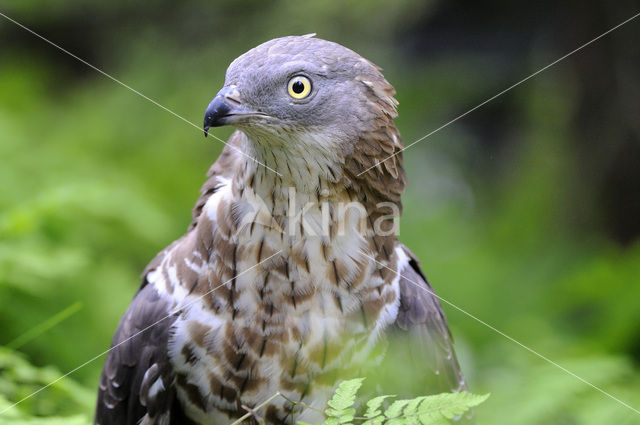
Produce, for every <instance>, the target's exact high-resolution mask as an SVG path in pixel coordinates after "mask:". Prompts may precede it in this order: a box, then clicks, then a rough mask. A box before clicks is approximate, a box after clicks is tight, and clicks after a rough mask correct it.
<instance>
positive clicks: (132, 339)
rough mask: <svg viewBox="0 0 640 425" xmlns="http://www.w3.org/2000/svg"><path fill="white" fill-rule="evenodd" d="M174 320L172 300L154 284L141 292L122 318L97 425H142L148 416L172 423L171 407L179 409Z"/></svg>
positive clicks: (105, 372)
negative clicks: (172, 356)
mask: <svg viewBox="0 0 640 425" xmlns="http://www.w3.org/2000/svg"><path fill="white" fill-rule="evenodd" d="M174 320H175V317H174V316H173V315H171V312H170V305H169V301H168V300H166V299H163V297H161V296H160V295H159V294H158V292H157V291H156V288H155V287H154V286H153V285H146V286H144V287H143V288H142V289H141V290H140V291H139V292H138V293H137V294H136V296H135V297H134V299H133V301H132V302H131V304H130V305H129V308H128V309H127V311H126V313H125V314H124V316H123V317H122V319H121V320H120V324H119V325H118V329H117V330H116V333H115V335H114V337H113V342H112V344H111V347H112V348H111V350H110V351H109V353H108V355H107V359H106V361H105V365H104V368H103V370H102V376H101V377H100V388H99V390H98V403H97V407H96V416H95V423H96V424H100V425H116V424H118V425H137V424H138V423H139V421H140V420H141V419H142V418H143V417H145V415H148V416H146V417H145V420H154V421H155V422H152V423H158V424H169V423H171V422H169V420H170V419H171V415H172V409H174V407H175V408H178V406H177V403H175V404H176V406H174V399H175V397H174V391H173V373H172V370H171V366H170V364H169V359H168V357H167V341H168V338H169V329H170V328H171V325H172V324H173V322H174ZM142 423H145V422H142Z"/></svg>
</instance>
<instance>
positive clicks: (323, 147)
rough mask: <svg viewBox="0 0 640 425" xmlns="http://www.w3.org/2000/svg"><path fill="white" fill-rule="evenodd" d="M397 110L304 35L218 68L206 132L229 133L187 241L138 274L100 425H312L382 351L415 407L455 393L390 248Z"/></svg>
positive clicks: (411, 275) (360, 61)
mask: <svg viewBox="0 0 640 425" xmlns="http://www.w3.org/2000/svg"><path fill="white" fill-rule="evenodd" d="M394 96H395V89H394V88H393V86H392V85H391V84H390V83H389V82H388V81H387V80H386V79H385V77H384V76H383V74H382V71H381V68H379V67H378V66H376V65H374V64H373V63H372V62H370V61H369V60H367V59H365V58H363V57H362V56H360V55H359V54H357V53H355V52H354V51H352V50H350V49H348V48H346V47H344V46H342V45H340V44H338V43H335V42H331V41H327V40H323V39H320V38H318V37H316V36H315V34H310V35H303V36H286V37H281V38H276V39H273V40H270V41H267V42H265V43H263V44H260V45H258V46H257V47H254V48H252V49H251V50H249V51H247V52H246V53H244V54H242V55H241V56H239V57H238V58H237V59H235V60H234V61H233V62H232V63H231V64H230V65H229V67H228V69H227V72H226V77H225V82H224V85H223V87H222V89H220V91H219V92H218V93H217V94H216V95H215V96H214V97H213V100H212V101H211V102H210V103H209V105H208V107H207V108H206V112H205V116H204V122H203V124H204V125H203V129H204V133H205V136H206V135H207V134H208V132H209V131H210V130H211V129H212V128H213V127H220V126H225V125H229V126H233V127H235V131H234V132H233V133H232V134H231V136H230V138H229V139H228V141H227V143H226V146H225V147H224V149H223V150H222V152H221V154H220V156H219V157H218V159H217V160H216V161H215V162H214V164H213V165H212V166H211V168H210V170H209V171H208V174H207V179H206V181H205V183H204V184H203V186H202V188H201V192H200V197H199V199H198V200H197V201H196V204H195V206H194V208H193V211H192V221H191V223H190V224H189V226H188V229H187V232H186V233H185V234H184V235H183V236H182V237H180V238H179V239H177V240H176V241H175V242H173V243H171V244H170V245H169V246H168V247H167V248H165V249H164V250H163V251H161V252H160V253H159V254H158V255H157V256H156V257H155V258H154V259H153V260H152V261H151V262H150V264H149V265H148V266H147V267H146V269H145V270H144V272H143V277H142V283H141V285H140V287H139V289H138V291H137V293H136V295H135V296H134V298H133V300H132V302H131V304H130V306H129V307H128V309H127V310H126V312H125V313H124V316H123V317H122V319H121V321H120V323H119V325H118V327H117V330H116V331H115V335H114V337H113V340H112V345H111V349H110V350H109V352H108V355H107V357H106V360H105V364H104V367H103V370H102V374H101V377H100V381H99V389H98V398H97V407H96V412H95V422H94V423H95V424H97V425H112V424H119V425H123V424H127V425H129V424H130V425H133V424H141V425H150V424H160V425H169V424H197V425H204V424H227V423H231V422H233V421H235V420H238V419H239V418H242V417H245V416H246V414H247V413H250V415H249V416H248V417H247V419H246V423H267V424H293V423H296V421H298V420H301V421H306V422H310V423H318V422H321V421H322V420H323V416H322V413H321V412H322V409H323V408H324V407H325V406H326V402H327V400H328V399H330V397H331V395H332V391H333V390H334V389H335V387H336V384H337V383H338V382H339V381H340V380H341V379H345V378H347V377H355V376H358V374H361V373H363V371H364V370H367V369H366V368H367V367H370V368H373V370H375V369H376V368H378V369H379V368H381V366H380V364H382V362H384V359H385V358H387V356H388V353H389V350H391V349H396V350H397V351H399V352H401V353H404V352H409V351H411V353H412V354H411V356H412V359H413V360H414V361H415V362H414V364H413V365H409V364H407V365H402V367H411V368H413V369H412V370H411V373H412V375H413V376H416V377H420V376H424V377H425V379H426V381H425V382H427V381H428V382H435V384H429V385H428V386H425V388H424V392H425V393H435V392H441V391H462V390H465V389H466V388H467V386H466V382H465V378H464V376H463V374H462V372H461V369H460V366H459V363H458V360H457V358H456V354H455V350H454V347H453V339H452V336H451V333H450V330H449V327H448V324H447V320H446V318H445V315H444V312H443V310H442V307H441V304H440V302H439V299H438V297H437V296H436V295H435V293H434V292H433V289H432V288H431V286H430V284H429V282H428V280H427V278H426V277H425V275H424V274H423V272H422V271H421V268H420V263H419V262H418V260H417V258H416V257H415V255H414V254H413V253H412V252H411V251H410V250H409V249H408V248H407V247H406V246H404V245H403V244H402V243H401V242H400V241H399V240H398V234H397V233H398V232H397V228H396V227H397V226H396V223H397V219H398V218H399V215H400V213H401V208H402V203H401V196H402V193H403V192H404V189H405V186H406V184H407V180H406V174H405V171H404V168H403V158H402V150H403V144H402V140H401V138H400V134H399V131H398V129H397V128H396V125H395V124H394V119H395V118H396V116H397V114H398V113H397V106H398V102H397V101H396V99H395V97H394ZM396 335H400V336H410V338H409V339H407V340H406V341H407V342H401V341H402V340H396V339H394V338H395V336H396ZM396 367H397V365H396ZM278 394H280V395H282V397H274V395H278ZM418 395H422V394H418ZM265 400H269V403H267V404H266V405H264V406H262V405H261V403H262V404H264V402H265ZM258 406H260V409H257V407H258Z"/></svg>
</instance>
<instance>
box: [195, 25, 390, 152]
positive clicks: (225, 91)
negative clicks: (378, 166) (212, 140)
mask: <svg viewBox="0 0 640 425" xmlns="http://www.w3.org/2000/svg"><path fill="white" fill-rule="evenodd" d="M393 95H394V90H393V88H392V86H391V85H390V84H389V83H388V82H387V81H386V80H385V79H384V77H383V76H382V74H381V72H380V70H379V68H378V67H376V66H375V65H374V64H372V63H371V62H369V61H368V60H366V59H364V58H362V57H361V56H360V55H358V54H357V53H355V52H353V51H351V50H349V49H347V48H346V47H343V46H341V45H339V44H337V43H333V42H330V41H326V40H321V39H318V38H314V37H313V36H291V37H283V38H278V39H274V40H271V41H268V42H266V43H264V44H261V45H259V46H257V47H255V48H253V49H251V50H249V51H248V52H246V53H245V54H243V55H242V56H240V57H239V58H237V59H236V60H234V61H233V63H231V65H230V66H229V68H228V70H227V74H226V80H225V84H224V86H223V88H222V89H221V90H220V91H219V93H218V94H217V95H216V96H215V97H214V98H213V100H212V101H211V103H210V104H209V107H208V108H207V110H206V113H205V117H204V130H205V135H206V133H207V131H208V130H209V129H210V128H211V127H217V126H222V125H232V126H235V127H237V128H238V129H240V130H241V131H243V132H244V133H245V134H247V136H249V138H250V139H251V140H252V141H253V142H255V143H259V144H261V145H265V147H275V146H283V147H284V148H287V147H288V148H294V147H295V146H301V147H303V149H304V151H306V152H309V151H311V152H313V151H314V150H315V149H313V148H314V147H316V148H319V147H321V148H323V149H321V150H320V152H324V151H327V150H329V149H330V150H331V151H332V152H335V153H336V154H339V155H341V156H342V157H344V156H345V155H349V154H350V153H351V152H352V151H353V150H354V148H356V144H357V143H358V139H359V138H361V137H362V135H363V134H364V133H366V132H371V131H376V129H377V127H380V126H381V125H393V123H392V122H391V121H392V119H393V117H395V115H396V110H395V106H396V104H397V103H396V101H395V99H394V98H393Z"/></svg>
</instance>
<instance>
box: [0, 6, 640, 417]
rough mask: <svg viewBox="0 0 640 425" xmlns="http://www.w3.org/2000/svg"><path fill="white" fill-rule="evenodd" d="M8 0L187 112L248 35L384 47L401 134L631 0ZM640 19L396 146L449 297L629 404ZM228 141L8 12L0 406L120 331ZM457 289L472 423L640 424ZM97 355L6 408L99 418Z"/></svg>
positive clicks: (408, 210) (636, 381)
mask: <svg viewBox="0 0 640 425" xmlns="http://www.w3.org/2000/svg"><path fill="white" fill-rule="evenodd" d="M0 11H1V12H2V13H4V14H6V15H8V16H10V17H11V18H13V19H16V20H17V21H19V22H21V23H23V24H24V25H26V26H28V27H29V28H32V29H33V30H35V31H36V32H38V33H39V34H41V35H42V36H44V37H46V38H48V39H50V40H51V41H53V42H55V43H58V44H59V45H60V46H62V47H64V48H65V49H67V50H69V51H71V52H73V53H74V54H76V55H78V56H79V57H81V58H83V59H85V60H87V61H88V62H90V63H91V64H93V65H95V66H96V67H98V68H100V69H102V70H104V71H105V72H107V73H110V74H112V75H113V76H115V77H116V78H118V79H120V80H122V81H123V82H125V83H126V84H128V85H130V86H131V87H133V88H135V89H136V90H139V91H140V92H142V93H144V94H145V95H147V96H149V97H151V98H152V99H154V100H156V101H157V102H159V103H160V104H162V105H164V106H166V107H167V108H170V109H171V110H173V111H175V112H176V113H178V114H180V115H181V116H183V117H185V118H186V119H187V120H189V121H191V122H193V123H195V124H196V125H198V126H199V125H200V123H201V122H202V116H203V112H204V109H205V107H206V105H207V104H208V102H209V101H210V99H211V98H212V97H213V96H214V95H215V93H216V92H217V90H218V89H219V87H220V86H221V84H222V82H223V79H224V71H225V69H226V67H227V65H228V64H229V63H230V62H231V61H232V60H233V59H234V58H235V57H236V56H238V55H239V54H241V53H243V52H244V51H246V50H247V49H249V48H251V47H253V46H255V45H257V44H259V43H261V42H263V41H266V40H269V39H271V38H274V37H277V36H282V35H289V34H306V33H311V32H316V33H317V34H318V36H319V37H321V38H326V39H329V40H333V41H336V42H339V43H341V44H344V45H346V46H347V47H350V48H352V49H353V50H355V51H357V52H359V53H360V54H362V55H363V56H365V57H367V58H368V59H370V60H372V61H373V62H375V63H377V64H378V65H380V66H382V67H383V68H384V72H385V75H386V76H387V78H388V79H389V81H390V82H391V83H392V84H394V86H395V87H396V89H397V91H398V94H397V98H398V100H399V101H400V117H399V118H398V119H397V124H398V126H399V128H400V131H401V132H402V135H403V138H404V141H405V144H409V143H411V142H413V141H415V140H416V139H418V138H420V137H422V136H423V135H425V134H426V133H428V132H430V131H432V130H434V129H436V128H437V127H439V126H441V125H442V124H444V123H446V122H448V121H449V120H451V119H453V118H455V117H456V116H458V115H459V114H461V113H463V112H465V111H467V110H468V109H470V108H472V107H474V106H476V105H477V104H479V103H480V102H482V101H484V100H485V99H487V98H489V97H491V96H493V95H495V94H496V93H498V92H499V91H501V90H503V89H505V88H507V87H508V86H509V85H511V84H513V83H515V82H517V81H519V80H520V79H522V78H524V77H525V76H527V75H529V74H531V73H533V72H534V71H536V70H538V69H539V68H541V67H543V66H545V65H547V64H548V63H550V62H552V61H554V60H555V59H557V58H558V57H560V56H562V55H563V54H565V53H567V52H569V51H571V50H573V49H574V48H576V47H578V46H579V45H581V44H582V43H585V42H587V41H589V40H590V39H592V38H594V37H595V36H597V35H599V34H601V33H602V32H604V31H605V30H607V29H608V28H610V27H612V26H614V25H616V24H617V23H619V22H621V21H623V20H624V19H626V18H629V17H631V16H632V15H634V14H635V13H637V12H638V11H640V4H639V3H638V2H637V1H626V0H623V1H618V2H606V1H593V2H587V3H585V2H578V1H566V2H560V4H558V3H557V2H550V1H540V2H509V1H497V0H494V1H488V2H464V1H457V0H456V1H444V0H441V1H435V0H434V1H427V2H419V1H414V0H401V1H396V2H387V1H382V0H371V1H364V0H358V1H350V2H347V1H322V2H321V1H307V2H302V1H256V0H254V1H243V2H240V1H230V0H227V1H216V2H212V1H205V0H200V1H184V2H168V1H160V0H150V1H146V2H143V1H124V0H119V1H112V2H98V1H80V0H51V1H47V2H45V1H36V0H20V1H11V0H0ZM639 39H640V19H638V20H636V21H633V22H631V23H629V24H627V25H626V26H624V27H622V28H620V29H619V30H617V31H615V32H614V33H612V34H610V35H607V36H606V37H605V38H603V39H601V40H599V41H597V42H596V43H594V44H593V45H591V46H589V47H587V48H585V49H584V50H582V51H580V52H578V53H576V54H575V55H573V56H571V57H570V58H568V59H567V60H565V61H563V62H561V63H559V64H557V65H556V66H554V67H553V68H551V69H549V70H547V71H545V72H544V73H542V74H540V75H538V76H536V77H535V78H533V79H531V80H529V81H527V82H525V83H524V84H522V85H521V86H519V87H517V88H515V89H514V90H511V91H509V92H508V93H506V94H504V95H503V96H501V97H499V98H498V99H496V100H494V101H492V102H490V103H489V104H487V105H485V106H483V107H482V108H480V109H478V110H476V111H474V112H473V113H471V114H469V115H468V116H466V117H464V118H463V119H461V120H459V121H457V122H456V123H455V124H453V125H451V126H449V127H447V128H445V129H443V130H441V131H439V132H438V133H436V134H434V135H432V136H431V137H429V138H427V139H425V140H424V141H422V142H420V143H419V144H417V145H416V146H414V147H412V148H410V149H409V150H407V151H406V153H405V162H406V168H407V172H408V177H409V182H410V184H409V187H408V191H407V193H406V195H405V198H404V199H405V213H404V217H403V220H402V222H401V239H402V240H403V241H404V242H405V243H406V244H407V245H408V246H409V247H410V248H411V249H412V250H413V251H414V252H415V253H416V254H417V255H418V256H419V257H420V259H421V260H422V263H423V268H424V270H425V272H426V274H427V275H428V276H429V278H430V280H431V281H432V284H433V285H434V287H435V288H436V290H437V291H438V293H439V294H440V295H441V296H442V297H443V298H445V299H446V300H449V301H451V302H452V303H455V304H456V305H458V306H460V307H461V308H462V309H464V310H466V311H468V312H469V313H471V314H473V315H475V316H476V317H478V318H480V319H481V320H483V321H485V322H487V323H488V324H490V325H492V326H494V327H495V328H497V329H499V330H500V331H502V332H505V333H506V334H508V335H509V336H511V337H513V338H515V339H517V340H518V341H520V342H521V343H523V344H525V345H527V346H529V347H532V348H533V349H534V350H536V351H538V352H539V353H541V354H543V355H544V356H547V357H548V358H550V359H552V360H553V361H555V362H557V363H558V364H559V365H561V366H563V367H566V368H567V369H569V370H571V371H572V372H575V373H576V374H577V375H579V376H581V377H582V378H584V379H585V380H587V381H589V382H591V383H592V384H594V385H596V386H598V387H600V388H602V389H603V390H604V391H607V392H610V393H611V394H613V395H614V396H616V397H619V398H620V399H621V400H623V401H625V402H627V403H629V404H630V405H631V406H633V407H635V408H636V409H640V242H638V237H639V236H640V79H639V76H640V49H638V40H639ZM230 131H231V129H220V130H216V131H215V133H214V134H215V135H216V136H218V137H221V138H223V139H225V138H226V137H227V136H228V135H229V133H230ZM221 148H222V143H220V142H218V141H215V140H214V139H212V138H208V139H204V138H203V137H202V132H201V131H199V130H198V129H196V128H194V127H192V126H190V125H188V124H187V123H185V122H183V121H181V120H180V119H178V118H176V117H174V116H172V115H171V114H169V113H167V112H166V111H163V110H162V109H160V108H158V107H157V106H154V105H153V104H152V103H150V102H148V101H146V100H144V99H142V98H140V97H139V96H137V95H135V94H134V93H132V92H131V91H129V90H127V89H125V88H124V87H122V86H119V85H118V84H116V83H114V82H113V81H111V80H109V79H107V78H105V77H104V76H102V75H100V74H99V73H98V72H96V71H95V70H92V69H91V68H89V67H87V66H85V65H83V64H82V63H80V62H78V61H77V60H75V59H73V58H71V57H69V56H68V55H65V54H63V53H61V52H60V51H59V50H57V49H55V48H53V47H52V46H50V45H48V44H47V43H45V42H44V41H42V40H40V39H38V38H37V37H35V36H34V35H33V34H30V33H28V32H27V31H25V30H24V29H21V28H19V27H18V26H16V25H15V24H14V23H11V22H9V21H8V20H6V19H5V18H2V17H0V182H1V183H0V345H2V347H0V410H2V409H3V408H5V407H7V406H9V405H10V404H11V403H13V402H16V401H18V400H20V399H21V398H22V397H24V396H26V395H28V394H29V393H31V392H32V391H34V390H36V389H38V388H40V387H41V386H42V385H44V384H46V383H48V382H50V381H52V380H54V379H56V378H57V377H58V376H60V375H61V373H66V372H68V371H70V370H72V369H74V368H76V367H78V366H79V365H81V364H83V363H84V362H85V361H87V360H89V359H92V358H93V357H94V356H96V355H97V354H99V353H101V352H103V351H104V350H106V349H107V348H108V346H109V343H110V340H111V336H112V334H113V331H114V330H115V327H116V325H117V322H118V320H119V318H120V316H121V315H122V313H123V312H124V310H125V308H126V306H127V305H128V303H129V301H130V299H131V297H132V296H133V294H134V293H135V291H136V289H137V286H138V283H139V274H140V272H141V271H142V269H143V268H144V266H145V265H146V263H147V262H148V261H149V260H150V259H151V258H152V257H153V256H154V255H155V253H156V252H158V251H159V250H161V249H162V248H163V247H164V246H166V245H167V244H169V243H170V242H171V241H172V240H173V239H175V238H177V237H178V236H180V235H181V234H182V233H183V232H184V231H185V228H186V226H187V224H188V222H189V220H190V209H191V207H192V205H193V203H194V201H195V199H196V198H197V195H198V189H199V187H200V184H201V183H202V181H203V178H204V173H205V172H206V170H207V169H208V166H209V165H210V163H211V162H213V161H214V160H215V158H216V156H217V155H218V154H219V152H220V150H221ZM444 309H445V311H446V313H447V315H448V319H449V322H450V324H451V328H452V330H453V333H454V336H455V338H456V343H457V348H458V351H459V356H460V357H461V361H462V363H463V368H464V370H465V372H466V374H467V376H468V379H469V382H470V387H471V390H472V391H474V392H476V393H484V392H490V393H491V394H492V395H491V397H490V399H489V400H488V401H487V402H485V403H484V404H483V405H482V406H481V407H480V408H479V409H478V413H477V416H478V418H479V419H480V421H481V423H483V424H511V425H525V424H564V425H573V424H576V425H577V424H581V425H582V424H594V425H596V424H598V425H603V424H640V414H637V413H634V412H633V411H631V410H630V409H628V408H626V407H624V406H622V405H621V404H619V403H618V402H616V401H614V400H612V399H611V398H608V397H607V396H605V395H603V394H602V393H600V392H598V391H596V390H594V389H593V388H591V387H589V386H588V385H586V384H585V383H583V382H580V381H579V380H578V379H576V378H575V377H572V376H570V375H569V374H567V373H566V372H564V371H562V370H560V369H559V368H556V367H554V366H552V365H550V364H549V363H547V362H545V361H544V360H542V359H540V358H539V357H536V356H535V355H533V354H532V353H530V352H528V351H526V350H525V349H523V348H522V347H520V346H518V345H517V344H515V343H514V342H512V341H509V340H507V339H506V338H504V337H503V336H501V335H499V334H498V333H496V332H495V331H493V330H491V329H489V328H488V327H486V326H484V325H482V324H480V323H479V322H478V321H475V320H473V319H472V318H470V317H468V316H466V315H464V314H462V313H461V312H460V311H458V310H456V309H453V308H450V307H449V306H447V305H445V306H444ZM103 360H104V358H103V357H100V358H98V359H96V360H95V361H93V362H91V363H89V364H87V365H86V366H84V367H82V368H80V369H78V370H77V371H76V372H74V373H73V374H72V375H71V376H70V377H69V378H67V379H63V380H61V381H59V382H57V383H56V384H54V385H53V386H51V387H50V388H48V389H46V390H44V391H42V392H40V393H39V394H38V395H36V396H35V397H33V398H31V399H29V400H27V401H25V402H24V403H22V404H20V405H19V406H17V407H16V408H14V409H11V410H9V411H7V412H6V413H5V414H3V415H0V424H5V423H7V424H49V425H50V424H53V423H60V424H75V423H77V424H86V423H88V422H89V421H90V418H91V417H92V410H93V402H94V397H95V391H96V386H97V379H98V375H99V372H100V369H101V367H102V362H103ZM397 373H398V374H406V375H407V377H408V379H410V378H411V376H412V374H413V373H415V372H412V371H410V370H407V369H406V368H405V369H402V368H401V366H399V367H398V371H397ZM382 386H383V388H384V383H382Z"/></svg>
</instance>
